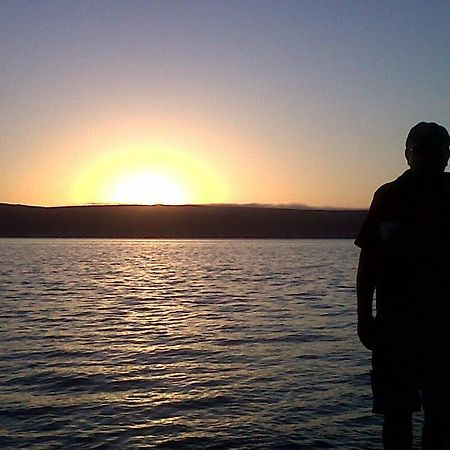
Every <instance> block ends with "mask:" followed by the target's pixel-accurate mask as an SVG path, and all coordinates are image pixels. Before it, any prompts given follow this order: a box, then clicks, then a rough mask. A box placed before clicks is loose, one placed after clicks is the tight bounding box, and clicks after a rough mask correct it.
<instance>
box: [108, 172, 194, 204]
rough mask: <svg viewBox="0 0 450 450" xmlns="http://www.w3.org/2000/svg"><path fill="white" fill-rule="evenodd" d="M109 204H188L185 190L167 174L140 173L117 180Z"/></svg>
mask: <svg viewBox="0 0 450 450" xmlns="http://www.w3.org/2000/svg"><path fill="white" fill-rule="evenodd" d="M111 202H114V203H128V204H132V203H133V204H142V205H152V204H155V203H164V204H166V205H176V204H183V203H187V202H188V195H187V192H186V188H185V187H183V186H182V185H181V183H179V182H177V181H176V180H175V179H173V178H172V177H170V175H168V174H163V173H153V172H151V171H149V170H148V171H144V170H142V171H140V172H135V173H130V174H127V175H125V176H124V177H122V178H120V179H119V180H117V183H116V185H115V186H114V187H113V188H112V193H111Z"/></svg>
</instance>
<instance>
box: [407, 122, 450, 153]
mask: <svg viewBox="0 0 450 450" xmlns="http://www.w3.org/2000/svg"><path fill="white" fill-rule="evenodd" d="M449 145H450V136H449V134H448V131H447V130H446V129H445V128H444V127H443V126H441V125H438V124H437V123H435V122H419V123H418V124H417V125H414V126H413V127H412V128H411V130H410V132H409V133H408V137H407V138H406V148H407V149H411V148H414V147H421V146H428V147H441V146H442V147H448V146H449Z"/></svg>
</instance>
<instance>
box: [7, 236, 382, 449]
mask: <svg viewBox="0 0 450 450" xmlns="http://www.w3.org/2000/svg"><path fill="white" fill-rule="evenodd" d="M0 254H1V260H0V297H1V303H0V317H1V324H0V369H1V371H0V397H1V402H0V447H2V448H11V449H16V448H30V449H37V448H38V449H53V448H54V449H57V448H64V449H69V448H70V449H85V448H86V449H140V448H168V449H175V448H180V449H190V448H193V449H206V448H208V449H215V448H217V449H220V448H224V449H228V448H230V449H231V448H236V449H265V448H267V449H295V448H298V449H319V448H336V449H345V450H348V449H364V450H367V449H377V448H380V447H381V444H380V438H379V432H380V418H379V417H376V416H373V415H372V413H371V394H370V388H369V361H370V354H369V352H367V351H365V350H364V349H363V348H362V346H361V345H360V344H359V343H358V341H357V338H356V336H355V320H356V316H355V287H354V279H355V270H356V266H357V258H358V249H357V248H355V247H354V246H353V244H352V242H351V241H350V240H216V241H214V240H213V241H211V240H197V241H193V240H174V241H162V240H56V239H55V240H40V239H17V240H9V239H2V240H0Z"/></svg>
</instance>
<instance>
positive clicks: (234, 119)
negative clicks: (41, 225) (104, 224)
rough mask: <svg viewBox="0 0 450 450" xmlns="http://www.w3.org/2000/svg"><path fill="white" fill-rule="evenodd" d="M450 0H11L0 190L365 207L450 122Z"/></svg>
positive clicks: (4, 23)
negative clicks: (414, 134) (425, 127)
mask: <svg viewBox="0 0 450 450" xmlns="http://www.w3.org/2000/svg"><path fill="white" fill-rule="evenodd" d="M449 44H450V6H449V3H448V2H445V1H430V2H426V1H394V2H392V1H386V2H385V1H343V0H342V1H319V0H314V1H313V0H312V1H263V0H258V1H251V0H248V1H233V0H227V1H170V0H163V1H113V0H109V1H70V2H69V1H20V0H14V1H7V0H2V1H1V2H0V62H1V71H0V99H1V102H0V119H1V120H0V156H1V159H0V202H7V203H23V204H31V205H47V206H53V205H70V204H87V203H222V202H223V203H270V204H273V203H275V204H287V203H301V204H306V205H309V206H314V207H330V206H331V207H344V208H346V207H348V208H366V207H367V206H368V205H369V202H370V200H371V197H372V194H373V191H374V190H375V189H376V188H377V187H378V186H379V185H380V184H382V183H384V182H386V181H388V180H391V179H393V178H395V177H396V176H398V175H399V174H400V173H401V172H402V171H403V170H405V169H406V163H405V160H404V156H403V149H404V141H405V138H406V134H407V133H408V131H409V129H410V128H411V126H413V125H414V124H415V123H417V122H419V121H421V120H426V121H436V122H438V123H441V124H442V125H444V126H446V127H448V125H450V101H449V96H448V94H449V88H450V45H449Z"/></svg>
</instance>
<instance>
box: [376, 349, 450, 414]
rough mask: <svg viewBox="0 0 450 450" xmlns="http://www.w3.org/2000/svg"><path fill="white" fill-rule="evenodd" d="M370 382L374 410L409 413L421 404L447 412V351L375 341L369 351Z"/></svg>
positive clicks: (449, 394)
mask: <svg viewBox="0 0 450 450" xmlns="http://www.w3.org/2000/svg"><path fill="white" fill-rule="evenodd" d="M371 384H372V393H373V408H372V411H373V412H374V413H375V414H386V413H402V412H408V413H413V412H416V411H420V410H421V408H422V407H423V409H424V410H425V411H426V412H429V413H434V414H438V415H442V414H445V415H450V353H449V352H448V351H444V350H443V349H440V350H438V349H435V348H434V349H431V350H430V349H425V348H422V349H419V350H418V349H412V348H409V347H408V346H406V345H402V346H399V345H392V344H390V345H378V346H376V347H375V348H374V350H373V352H372V371H371Z"/></svg>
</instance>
